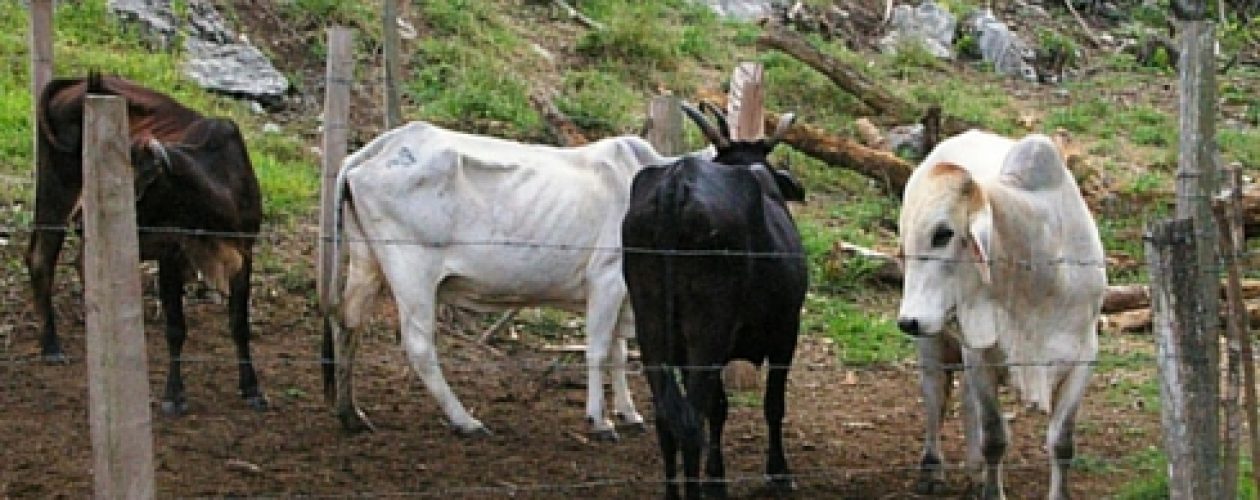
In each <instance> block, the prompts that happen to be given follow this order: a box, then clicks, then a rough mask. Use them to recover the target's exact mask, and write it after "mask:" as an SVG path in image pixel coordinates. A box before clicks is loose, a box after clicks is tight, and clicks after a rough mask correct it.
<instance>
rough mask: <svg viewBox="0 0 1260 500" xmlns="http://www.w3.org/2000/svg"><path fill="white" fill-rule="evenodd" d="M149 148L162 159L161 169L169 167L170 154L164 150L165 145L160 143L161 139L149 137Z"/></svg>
mask: <svg viewBox="0 0 1260 500" xmlns="http://www.w3.org/2000/svg"><path fill="white" fill-rule="evenodd" d="M149 149H151V150H153V152H154V153H155V154H157V155H158V158H159V159H161V160H162V170H163V171H167V170H170V169H171V156H170V154H168V153H167V152H166V146H163V145H162V141H159V140H157V139H156V138H149Z"/></svg>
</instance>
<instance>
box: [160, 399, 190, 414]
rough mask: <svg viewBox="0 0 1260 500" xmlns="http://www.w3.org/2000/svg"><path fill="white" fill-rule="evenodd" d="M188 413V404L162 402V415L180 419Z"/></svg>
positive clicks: (182, 402) (184, 402)
mask: <svg viewBox="0 0 1260 500" xmlns="http://www.w3.org/2000/svg"><path fill="white" fill-rule="evenodd" d="M185 413H188V402H186V401H182V400H181V401H170V400H167V401H162V414H163V415H166V416H168V417H181V416H183V415H184V414H185Z"/></svg>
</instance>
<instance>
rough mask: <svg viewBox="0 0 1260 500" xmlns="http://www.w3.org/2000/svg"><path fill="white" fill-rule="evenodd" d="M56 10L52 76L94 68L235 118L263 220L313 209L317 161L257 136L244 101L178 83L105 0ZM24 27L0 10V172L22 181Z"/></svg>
mask: <svg viewBox="0 0 1260 500" xmlns="http://www.w3.org/2000/svg"><path fill="white" fill-rule="evenodd" d="M57 5H58V6H57V9H56V12H55V19H54V23H55V26H56V35H55V38H54V43H55V45H54V51H55V53H56V60H55V61H54V65H55V68H54V75H56V76H75V75H84V74H86V73H87V72H88V71H89V70H93V69H95V70H100V71H102V72H106V73H110V74H118V75H120V76H123V77H127V78H131V79H134V80H137V81H139V82H142V83H143V84H144V85H146V86H148V87H151V88H154V89H157V90H159V91H161V92H164V93H167V94H168V95H170V96H171V97H173V98H175V99H176V100H178V101H180V102H182V103H184V104H186V105H188V106H190V107H192V108H193V109H196V110H199V111H201V112H202V113H205V114H207V115H217V116H226V117H229V118H232V119H234V120H236V122H237V123H238V124H239V125H240V126H241V129H242V133H243V135H244V136H245V140H246V143H247V144H248V147H249V150H250V158H251V160H252V162H253V164H254V168H255V170H256V171H257V174H258V177H259V182H260V184H261V185H262V190H263V199H264V206H265V214H266V215H267V216H268V217H269V218H270V219H271V220H272V221H273V222H277V221H282V220H287V219H289V218H291V217H292V216H296V215H301V214H306V213H309V212H310V211H311V210H313V208H314V205H315V203H314V200H316V199H318V192H319V190H318V186H319V177H318V174H317V172H318V168H317V167H318V160H317V159H316V158H315V157H314V156H313V155H312V154H311V153H310V152H309V151H308V146H307V145H306V144H305V143H303V142H302V141H301V140H299V139H295V138H293V137H292V136H291V135H290V136H287V137H282V136H267V135H264V134H263V133H262V132H261V129H262V125H263V122H262V119H261V118H259V117H257V116H254V115H253V114H252V113H251V112H250V111H249V106H248V105H247V104H246V103H243V102H241V101H236V100H231V99H226V98H222V97H218V96H214V95H211V94H209V93H208V92H205V91H203V90H201V89H199V88H197V87H196V86H195V85H194V84H193V83H192V82H190V81H188V80H186V79H184V77H183V76H182V73H181V71H180V54H179V53H178V52H175V53H164V52H161V51H153V50H150V49H148V48H147V47H146V45H145V43H144V42H143V41H142V39H141V38H140V35H139V34H138V33H136V32H135V30H134V29H133V28H131V27H129V26H125V25H122V24H121V23H119V22H116V21H114V20H113V19H114V18H113V16H112V15H110V14H109V13H108V11H107V9H106V7H105V1H104V0H85V1H83V2H75V3H58V4H57ZM26 22H27V20H26V11H25V10H24V9H13V8H8V9H0V53H3V54H11V55H12V56H8V57H6V58H5V59H3V60H4V61H5V64H6V65H7V66H8V68H7V69H8V71H5V72H3V74H0V130H3V133H0V173H3V174H6V175H13V176H28V175H29V173H28V172H29V170H30V168H31V165H33V160H32V158H31V155H32V153H31V150H32V139H31V124H30V116H31V112H30V106H31V96H30V91H29V88H30V83H29V69H28V66H27V64H28V63H27V59H26V58H27V56H26V51H27V49H26V38H25V37H26ZM137 54H144V56H143V57H137ZM29 197H30V185H29V184H23V185H20V186H17V187H13V186H12V185H11V184H10V183H0V201H5V202H12V201H14V200H25V199H29Z"/></svg>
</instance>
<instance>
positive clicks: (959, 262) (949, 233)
mask: <svg viewBox="0 0 1260 500" xmlns="http://www.w3.org/2000/svg"><path fill="white" fill-rule="evenodd" d="M899 233H900V238H901V252H902V256H903V259H904V260H903V262H904V264H905V282H904V291H903V297H902V301H901V311H900V315H899V318H898V326H899V327H900V328H901V329H902V330H903V331H905V332H906V333H908V334H910V335H914V336H916V337H920V340H919V348H920V361H921V364H922V365H923V367H924V368H923V369H922V370H921V374H922V386H923V390H924V403H925V406H926V408H925V412H926V419H927V432H926V442H925V443H924V456H923V468H924V469H923V473H924V477H923V480H922V481H921V482H920V487H921V488H923V487H926V488H927V489H933V487H934V486H936V485H939V484H940V483H939V481H941V479H942V477H943V476H942V475H941V473H942V471H941V469H940V467H939V465H940V452H939V448H938V447H939V443H938V438H937V436H938V432H939V426H940V418H941V413H942V411H943V408H944V404H945V387H946V380H947V377H946V376H945V372H943V371H942V370H940V369H939V367H940V363H941V362H942V360H943V359H945V357H946V356H948V355H949V354H950V353H949V352H948V351H949V350H950V347H951V345H954V346H958V345H960V346H961V356H962V362H963V365H964V369H963V372H964V388H965V389H964V394H963V398H964V401H965V402H964V412H963V414H964V419H965V426H966V428H967V438H968V439H967V440H968V443H967V449H968V451H967V469H968V471H969V473H970V474H971V475H972V479H973V480H974V481H977V484H979V482H982V483H983V490H982V493H983V494H982V497H983V498H986V499H993V498H1003V492H1002V478H1001V463H1002V455H1003V453H1004V451H1005V449H1006V443H1007V429H1006V425H1005V422H1004V421H1003V418H1002V412H1001V408H1000V407H999V401H998V395H997V385H998V383H1000V382H1001V381H1003V380H1005V381H1007V382H1008V383H1010V384H1011V385H1012V386H1013V387H1014V388H1016V389H1017V390H1018V392H1019V394H1020V395H1021V396H1022V399H1023V401H1024V402H1025V403H1027V404H1029V405H1031V406H1034V407H1036V408H1038V409H1040V410H1043V411H1046V412H1049V414H1050V421H1049V428H1048V430H1047V435H1046V449H1047V450H1048V451H1049V452H1050V454H1051V467H1050V488H1049V498H1051V499H1062V498H1067V497H1068V488H1067V475H1066V474H1067V469H1068V466H1069V465H1070V462H1071V460H1072V456H1073V454H1074V445H1073V440H1072V430H1073V426H1074V420H1075V417H1076V412H1077V410H1078V408H1079V407H1080V403H1081V399H1082V396H1083V394H1084V392H1085V388H1086V386H1087V384H1088V382H1089V377H1090V374H1091V372H1092V363H1093V361H1094V359H1095V355H1096V354H1097V352H1098V339H1097V323H1098V316H1099V313H1100V311H1101V308H1102V297H1103V292H1104V289H1105V288H1106V284H1107V277H1106V272H1105V270H1104V267H1103V266H1104V262H1105V260H1104V254H1103V247H1102V242H1101V240H1100V239H1099V237H1098V229H1097V227H1096V226H1095V225H1094V219H1093V217H1092V216H1091V215H1090V213H1089V209H1088V208H1087V207H1086V205H1085V202H1084V200H1083V199H1082V198H1081V194H1080V190H1079V189H1078V188H1077V185H1076V181H1075V180H1074V179H1073V178H1072V175H1071V173H1070V172H1069V171H1068V170H1067V168H1066V167H1065V166H1064V162H1063V158H1062V157H1061V156H1060V154H1059V151H1058V149H1057V148H1056V147H1055V145H1054V144H1053V143H1052V142H1050V140H1049V139H1048V138H1047V137H1045V136H1043V135H1030V136H1028V137H1025V138H1024V139H1022V140H1020V141H1018V142H1016V141H1013V140H1011V139H1007V138H1005V137H1000V136H997V135H993V134H989V133H986V132H979V131H970V132H966V133H963V134H961V135H958V136H956V137H953V138H950V139H947V140H945V141H943V142H941V143H940V145H938V146H937V147H936V148H935V149H934V150H933V151H932V153H931V154H929V155H928V157H927V158H926V159H925V160H923V162H922V163H921V164H920V165H919V167H918V168H917V169H916V170H915V171H914V173H913V174H912V175H911V176H910V180H909V181H908V183H907V184H906V190H905V197H904V205H903V207H902V211H901V220H900V228H899ZM951 316H952V317H956V318H957V320H958V326H959V330H960V331H961V332H960V334H959V335H957V336H956V337H955V338H952V339H947V338H945V336H944V335H940V334H941V332H942V330H943V329H944V328H945V326H946V323H947V322H948V320H949V319H950V318H951ZM955 342H956V344H955ZM954 349H955V353H956V352H957V350H956V349H957V347H955V348H954ZM933 366H936V367H937V369H932V367H933Z"/></svg>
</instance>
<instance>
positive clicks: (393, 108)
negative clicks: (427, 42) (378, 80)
mask: <svg viewBox="0 0 1260 500" xmlns="http://www.w3.org/2000/svg"><path fill="white" fill-rule="evenodd" d="M382 3H383V5H382V8H381V51H382V52H383V53H384V58H385V129H386V130H390V129H393V128H394V127H397V126H399V125H402V96H401V95H400V94H399V92H398V75H399V74H400V72H401V71H402V62H401V61H399V58H398V46H399V44H400V43H399V40H398V0H382Z"/></svg>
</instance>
